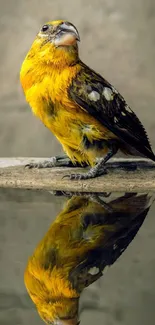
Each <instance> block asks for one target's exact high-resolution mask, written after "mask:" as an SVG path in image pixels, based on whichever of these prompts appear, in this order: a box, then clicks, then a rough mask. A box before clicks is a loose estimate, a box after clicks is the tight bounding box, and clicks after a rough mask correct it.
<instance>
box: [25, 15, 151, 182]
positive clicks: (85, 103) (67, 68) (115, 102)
mask: <svg viewBox="0 0 155 325" xmlns="http://www.w3.org/2000/svg"><path fill="white" fill-rule="evenodd" d="M79 40H80V37H79V33H78V31H77V29H76V27H75V26H74V25H73V24H71V23H69V22H67V21H65V20H58V21H52V22H48V23H46V24H45V25H44V26H43V27H42V28H41V30H40V31H39V33H38V35H37V36H36V38H35V40H34V42H33V44H32V46H31V48H30V50H29V52H28V54H27V56H26V58H25V60H24V62H23V64H22V67H21V72H20V80H21V84H22V87H23V90H24V93H25V97H26V100H27V102H28V103H29V104H30V106H31V108H32V111H33V113H34V114H35V115H36V116H37V117H39V118H40V119H41V121H42V122H43V123H44V124H45V125H46V127H47V128H48V129H49V130H50V131H51V132H52V133H53V134H54V135H55V136H56V138H57V139H58V140H59V141H60V143H61V144H62V147H63V149H64V151H65V153H66V154H67V156H68V157H69V158H70V160H71V162H72V163H73V164H75V165H76V164H79V165H81V166H82V165H84V166H85V165H90V166H91V167H92V168H91V169H90V170H89V171H88V172H86V173H83V174H71V175H67V176H69V177H70V179H88V178H93V177H96V176H99V175H102V174H104V173H106V167H105V163H106V162H107V161H108V160H109V159H110V158H111V157H112V156H113V155H114V154H116V152H117V151H118V149H120V150H121V151H122V152H123V153H125V154H131V155H136V156H143V157H147V158H150V159H152V160H153V161H155V156H154V153H153V152H152V149H151V146H150V143H149V140H148V137H147V134H146V132H145V129H144V127H143V125H142V124H141V122H140V121H139V119H138V118H137V116H136V115H135V113H134V112H133V111H132V110H131V109H130V107H129V106H128V105H127V104H126V102H125V100H124V98H123V97H122V96H121V95H120V94H119V92H118V91H117V90H116V89H115V88H114V87H113V86H112V85H111V84H110V83H109V82H107V81H106V80H105V79H104V78H102V77H101V76H100V75H99V74H98V73H96V72H95V71H93V70H92V69H90V68H89V67H88V66H87V65H85V64H84V63H83V62H82V61H81V60H80V58H79V53H78V44H77V43H78V41H79ZM97 157H102V159H101V161H100V162H99V163H97V164H96V165H95V163H96V158H97ZM58 160H59V158H57V157H56V160H55V161H56V163H57V162H58ZM60 164H61V160H60V161H59V166H60ZM52 166H53V160H50V159H49V161H45V162H44V163H40V164H31V165H30V166H29V167H40V168H42V167H52Z"/></svg>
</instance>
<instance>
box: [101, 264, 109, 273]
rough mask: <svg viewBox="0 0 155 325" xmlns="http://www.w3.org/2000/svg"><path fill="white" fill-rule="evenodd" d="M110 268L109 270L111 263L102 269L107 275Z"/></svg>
mask: <svg viewBox="0 0 155 325" xmlns="http://www.w3.org/2000/svg"><path fill="white" fill-rule="evenodd" d="M108 270H109V265H106V266H105V268H104V269H103V271H102V274H104V275H105V273H107V271H108Z"/></svg>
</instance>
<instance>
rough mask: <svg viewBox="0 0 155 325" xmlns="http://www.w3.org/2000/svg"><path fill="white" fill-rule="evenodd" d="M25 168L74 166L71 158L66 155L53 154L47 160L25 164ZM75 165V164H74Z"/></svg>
mask: <svg viewBox="0 0 155 325" xmlns="http://www.w3.org/2000/svg"><path fill="white" fill-rule="evenodd" d="M25 167H27V168H52V167H74V165H73V163H72V162H71V160H70V159H69V158H68V157H67V156H66V155H63V156H55V157H51V158H49V159H48V160H44V161H40V162H37V163H30V164H27V165H25ZM76 167H77V165H76Z"/></svg>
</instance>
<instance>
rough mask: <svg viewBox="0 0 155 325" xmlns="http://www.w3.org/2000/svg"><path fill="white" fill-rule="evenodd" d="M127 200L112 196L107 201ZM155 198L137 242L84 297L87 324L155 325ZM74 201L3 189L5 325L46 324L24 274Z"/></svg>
mask: <svg viewBox="0 0 155 325" xmlns="http://www.w3.org/2000/svg"><path fill="white" fill-rule="evenodd" d="M122 195H124V194H123V193H122V194H120V193H117V194H115V193H112V194H111V196H110V197H109V198H105V201H107V202H108V201H110V200H112V199H113V200H114V199H115V198H116V197H117V198H118V197H120V196H122ZM139 195H140V194H139ZM150 197H151V198H150V202H151V203H150V204H151V206H150V209H149V211H148V214H147V216H146V218H145V220H144V222H143V224H142V226H141V227H140V224H139V227H140V229H139V231H138V228H137V231H138V233H137V235H136V236H135V238H134V239H133V241H132V242H131V243H130V244H129V246H128V247H127V249H126V250H125V251H124V252H123V254H122V255H121V256H120V257H119V258H118V259H117V261H116V262H115V263H114V264H113V265H112V266H111V267H110V268H108V270H107V272H106V273H105V274H104V276H103V277H102V278H100V279H99V280H98V281H96V282H94V283H93V284H92V285H91V286H89V287H88V288H87V289H86V290H85V291H84V293H83V294H82V297H81V302H80V312H81V314H80V320H81V324H84V325H85V324H94V323H95V322H96V323H99V324H106V325H113V324H115V325H117V324H123V325H131V324H132V325H139V324H140V325H144V324H145V325H146V324H149V325H154V319H155V309H154V304H155V281H154V273H155V255H154V251H155V227H154V223H155V222H154V211H155V205H154V203H152V201H153V199H154V197H153V195H150ZM68 200H70V197H65V196H55V195H53V194H52V193H50V192H45V191H44V192H41V191H28V190H13V189H1V190H0V241H1V245H0V266H1V267H0V324H2V325H18V324H19V325H26V324H29V323H30V324H33V325H35V324H37V325H39V324H43V321H42V320H41V319H40V317H39V315H38V313H37V310H36V307H35V305H34V304H33V302H32V301H31V299H30V298H29V296H28V293H27V291H26V288H25V285H24V280H23V278H24V270H25V267H26V265H27V260H28V257H29V256H30V255H32V254H33V252H34V250H35V248H36V246H37V244H38V242H39V241H40V240H41V239H43V238H44V236H45V234H46V232H47V231H48V229H49V227H50V225H51V223H52V222H53V221H54V220H55V218H56V216H57V215H58V214H59V213H60V212H61V211H62V210H63V209H64V206H65V205H66V203H67V201H68ZM132 202H133V201H132V200H130V203H132ZM140 207H141V206H139V209H140ZM130 227H131V226H130Z"/></svg>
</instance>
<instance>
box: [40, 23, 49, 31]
mask: <svg viewBox="0 0 155 325" xmlns="http://www.w3.org/2000/svg"><path fill="white" fill-rule="evenodd" d="M48 29H49V26H48V25H44V26H43V27H42V29H41V31H42V32H46V31H47V30H48Z"/></svg>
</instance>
